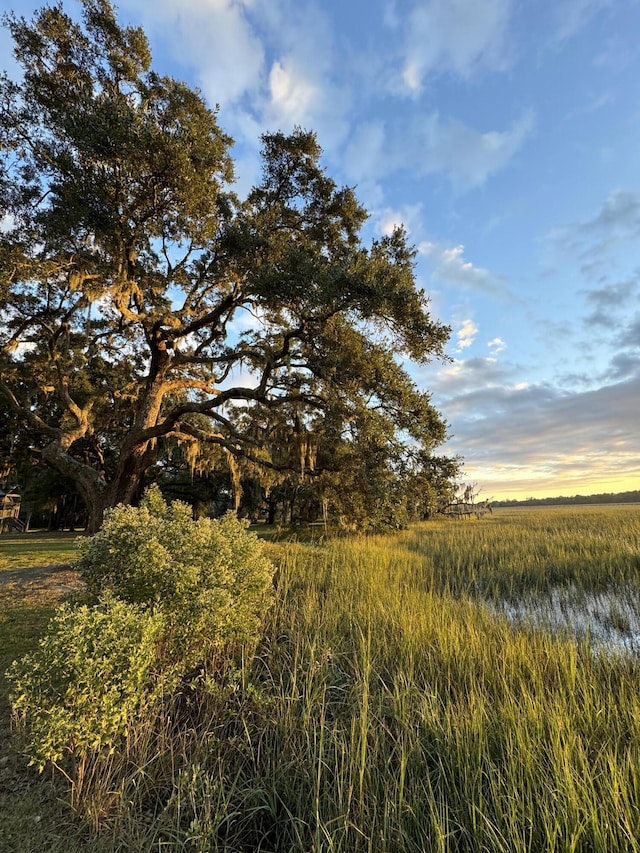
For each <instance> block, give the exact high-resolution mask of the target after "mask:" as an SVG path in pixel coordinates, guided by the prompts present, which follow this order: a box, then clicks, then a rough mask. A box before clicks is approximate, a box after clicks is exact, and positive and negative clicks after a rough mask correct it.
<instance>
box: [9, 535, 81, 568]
mask: <svg viewBox="0 0 640 853" xmlns="http://www.w3.org/2000/svg"><path fill="white" fill-rule="evenodd" d="M77 538H78V534H77V533H40V532H38V531H35V532H32V533H15V534H13V533H5V534H3V535H2V536H0V572H3V571H14V570H16V569H26V568H32V567H37V566H46V565H50V564H51V563H71V562H73V560H75V559H76V558H77V554H76V549H75V545H74V543H75V541H76V539H77Z"/></svg>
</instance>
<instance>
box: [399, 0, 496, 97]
mask: <svg viewBox="0 0 640 853" xmlns="http://www.w3.org/2000/svg"><path fill="white" fill-rule="evenodd" d="M511 9H512V3H511V0H483V2H481V3H480V2H477V0H419V2H416V3H415V5H414V6H413V9H412V10H411V12H410V14H409V15H408V17H407V18H406V19H405V33H404V39H405V41H404V50H403V59H402V68H401V81H402V86H403V88H404V89H405V91H407V92H409V93H416V92H419V91H420V90H421V89H422V87H423V85H424V82H425V79H426V78H427V77H428V76H429V75H431V74H434V73H442V72H443V71H445V72H451V73H453V74H456V75H458V76H460V77H464V78H468V77H470V76H471V75H472V74H473V73H475V72H477V71H478V70H480V69H483V68H490V69H502V68H505V67H506V65H507V63H508V60H509V56H510V50H509V42H508V39H507V30H508V25H509V20H510V16H511ZM387 17H388V20H391V21H393V20H397V16H395V15H394V14H391V13H390V10H389V7H388V10H387Z"/></svg>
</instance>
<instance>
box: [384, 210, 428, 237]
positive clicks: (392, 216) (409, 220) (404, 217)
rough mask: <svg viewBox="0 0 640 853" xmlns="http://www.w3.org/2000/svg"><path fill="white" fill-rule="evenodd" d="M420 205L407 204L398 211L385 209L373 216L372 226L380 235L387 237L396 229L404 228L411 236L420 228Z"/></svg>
mask: <svg viewBox="0 0 640 853" xmlns="http://www.w3.org/2000/svg"><path fill="white" fill-rule="evenodd" d="M421 217H422V204H407V205H405V206H404V207H402V208H400V209H399V210H394V209H393V208H390V207H385V208H384V209H383V210H380V211H377V212H376V213H375V214H374V216H373V221H374V226H375V228H376V231H378V233H380V234H385V235H389V234H392V233H393V232H394V230H395V229H396V228H404V230H405V231H406V232H407V234H411V233H412V232H413V231H415V230H416V229H419V228H420V227H421V224H422V223H421Z"/></svg>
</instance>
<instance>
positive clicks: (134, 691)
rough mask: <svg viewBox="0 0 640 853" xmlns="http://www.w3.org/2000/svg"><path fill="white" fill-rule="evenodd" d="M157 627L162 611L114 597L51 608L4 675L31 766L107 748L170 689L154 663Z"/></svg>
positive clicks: (160, 627) (159, 632)
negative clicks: (32, 642)
mask: <svg viewBox="0 0 640 853" xmlns="http://www.w3.org/2000/svg"><path fill="white" fill-rule="evenodd" d="M163 628H164V623H163V616H162V614H161V613H159V612H156V613H153V612H151V611H149V610H144V609H143V608H142V607H140V606H137V605H132V604H127V603H126V602H123V601H118V600H117V599H115V598H109V597H105V598H104V599H103V600H102V601H101V602H100V603H99V604H98V605H96V606H94V607H87V606H82V607H72V606H71V605H68V604H67V605H63V606H62V607H60V608H58V610H57V612H56V615H55V616H54V617H53V619H52V620H51V622H50V624H49V627H48V630H47V633H46V634H45V636H44V637H43V638H42V639H41V640H40V643H39V646H38V649H37V650H36V651H35V652H34V653H33V654H32V655H27V656H26V657H24V658H22V660H21V661H14V662H13V664H12V665H11V668H10V669H9V671H8V672H7V676H8V678H9V680H10V681H12V682H13V691H12V697H11V698H12V702H13V710H14V715H15V717H16V719H17V720H18V722H19V724H20V728H21V729H22V733H23V734H24V736H25V743H26V748H27V751H28V753H29V755H30V757H31V764H36V765H37V766H38V767H39V768H40V769H42V768H43V767H44V765H45V763H46V762H47V761H52V762H54V763H57V762H60V761H61V760H62V759H64V758H65V757H69V756H73V757H76V758H77V757H80V756H81V755H83V754H85V753H87V752H88V751H94V752H100V751H102V750H104V749H110V748H113V746H114V745H115V743H116V742H117V741H118V740H119V739H120V738H122V737H123V736H124V735H125V734H126V731H127V728H128V727H129V726H130V725H131V724H132V723H133V722H134V721H135V720H136V719H138V718H139V717H140V715H141V714H142V713H143V712H144V711H145V710H146V709H148V708H149V706H150V704H153V703H154V702H155V701H156V700H157V699H158V698H159V697H160V696H161V695H162V693H163V691H164V690H165V689H170V688H171V687H172V686H173V685H172V684H171V674H170V673H168V672H164V673H162V672H160V671H159V670H158V666H157V656H156V648H157V645H158V642H159V641H160V639H161V637H162V632H163ZM174 683H175V679H174Z"/></svg>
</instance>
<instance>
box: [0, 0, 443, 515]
mask: <svg viewBox="0 0 640 853" xmlns="http://www.w3.org/2000/svg"><path fill="white" fill-rule="evenodd" d="M82 10H83V14H82V23H76V22H75V21H73V20H72V19H71V18H70V17H69V16H68V15H67V14H65V13H64V11H63V10H62V8H61V7H60V6H54V7H47V8H44V9H42V10H41V11H40V12H38V13H37V14H36V16H35V18H34V19H33V21H32V22H27V21H25V20H24V19H21V18H17V17H15V16H8V17H6V18H5V23H6V25H7V26H8V28H9V30H10V32H11V35H12V36H13V39H14V43H15V55H16V58H17V60H18V62H19V63H20V65H21V66H22V68H23V69H24V76H23V78H22V79H21V80H20V81H18V82H14V81H12V80H11V79H9V78H8V77H7V76H3V77H2V78H1V79H0V158H1V159H0V208H1V209H2V210H3V211H4V212H5V213H4V218H3V222H2V229H1V233H0V375H1V380H0V393H1V394H2V395H4V399H5V401H6V402H7V403H8V405H9V406H10V408H11V410H12V412H13V416H14V417H15V418H17V419H18V420H19V421H20V423H21V424H22V425H23V426H24V427H25V428H27V429H28V430H29V431H30V433H31V434H32V435H33V436H34V446H35V445H37V447H38V451H39V455H40V458H41V459H42V460H43V461H45V462H46V463H47V464H48V465H49V466H51V467H52V468H53V469H55V470H56V471H57V472H59V473H60V474H61V475H63V476H64V477H67V478H69V479H70V480H71V481H73V483H75V486H76V488H77V489H78V491H79V493H80V494H81V495H82V497H83V499H84V501H85V503H86V505H87V507H88V510H89V514H90V526H91V528H92V529H96V528H97V527H98V526H99V525H100V523H101V520H102V516H103V511H104V509H105V508H106V507H108V506H113V505H115V504H117V503H120V502H124V503H129V502H131V501H133V500H135V499H136V497H137V496H138V494H139V492H140V489H141V487H142V484H143V480H144V478H145V474H146V472H147V471H148V470H149V468H150V467H151V466H152V465H154V464H155V463H156V461H157V460H158V458H159V455H160V454H161V453H162V452H163V447H164V446H165V444H166V442H168V441H174V442H176V441H177V442H182V443H189V442H190V443H192V445H193V446H194V448H195V451H194V452H196V453H197V452H200V451H201V450H202V448H203V447H205V446H212V445H213V446H217V447H218V448H220V449H221V450H222V451H224V453H225V454H227V455H228V456H229V457H230V458H234V459H238V460H245V461H246V462H248V463H249V462H250V463H251V464H255V465H257V466H260V467H261V468H262V469H263V470H264V469H265V468H269V467H271V469H272V470H276V468H277V466H278V464H280V462H281V461H282V460H278V459H277V458H276V459H274V458H270V453H269V450H268V445H266V444H263V443H262V441H261V440H260V439H259V438H258V437H256V430H255V424H256V422H259V421H260V419H265V418H266V419H268V416H270V414H271V413H273V412H275V411H277V410H278V409H279V408H283V407H288V408H289V409H291V408H295V409H296V411H297V417H298V422H299V423H302V424H307V423H309V422H311V421H313V419H314V418H315V417H316V416H317V414H318V413H320V414H321V415H325V414H326V415H327V416H329V415H330V414H331V413H332V412H334V413H336V414H335V418H334V420H335V419H337V420H338V421H341V423H342V425H343V427H344V430H345V431H346V433H348V432H349V430H351V429H353V424H356V423H358V424H359V426H358V428H357V429H358V432H359V434H360V437H361V438H362V437H363V436H364V434H365V432H366V433H376V432H378V431H380V430H382V432H384V433H385V436H384V439H382V438H380V437H378V438H375V440H373V443H374V444H375V445H376V446H381V443H382V444H385V442H386V445H387V446H388V447H389V446H391V445H393V443H394V440H399V439H400V438H402V437H403V436H406V437H407V442H408V443H410V442H411V441H416V442H418V443H419V444H420V446H421V447H422V448H424V449H425V450H427V449H430V448H431V447H433V446H435V445H436V444H438V443H439V442H440V441H442V439H443V437H444V432H445V429H444V424H443V421H442V419H441V418H440V416H439V415H438V413H437V412H436V411H435V410H434V409H433V407H432V406H431V404H430V402H429V398H428V396H426V395H424V394H421V393H420V392H418V391H417V389H416V388H415V387H414V386H413V384H412V382H411V381H410V379H409V377H408V376H407V374H406V373H405V372H404V371H403V370H402V369H401V368H400V367H398V365H397V364H396V362H395V360H394V355H395V353H400V354H402V355H403V356H404V357H409V358H411V359H414V360H415V361H417V362H426V361H428V360H430V359H431V358H433V357H436V358H437V357H441V356H442V354H443V346H444V344H445V342H446V340H447V338H448V334H449V329H448V328H447V327H445V326H443V325H441V324H440V323H438V322H437V321H435V320H433V319H432V318H431V317H430V315H429V313H428V310H427V309H428V300H427V298H426V297H425V295H424V294H423V293H422V292H420V291H418V290H417V289H416V287H415V283H414V277H413V259H414V252H413V250H412V249H411V248H410V247H408V246H407V243H406V239H405V234H404V233H403V232H402V231H401V230H396V231H394V233H393V234H391V235H389V236H385V237H383V238H382V239H380V240H377V241H374V242H373V243H372V245H371V246H370V247H369V248H366V247H365V246H363V244H362V243H361V241H360V238H359V236H358V235H359V230H360V227H361V225H362V223H363V221H364V219H365V217H366V213H365V211H364V210H363V208H362V207H361V206H360V205H359V204H358V203H357V201H356V199H355V196H354V194H353V192H352V191H351V189H348V188H339V187H337V186H336V184H335V183H334V182H333V181H332V180H331V179H330V178H329V177H328V176H327V175H326V174H325V172H324V171H323V170H322V168H321V166H320V164H319V161H320V155H321V150H320V148H319V146H318V144H317V142H316V139H315V137H314V135H313V134H312V133H307V132H303V131H302V130H297V131H295V132H294V133H293V134H292V135H290V136H286V135H284V134H282V133H274V134H269V135H266V136H265V137H264V138H263V145H264V147H263V177H262V180H261V182H260V184H259V185H258V186H257V187H256V188H255V189H253V190H252V192H251V193H250V194H249V196H248V198H247V199H246V200H245V201H243V202H241V201H240V200H239V199H237V198H236V197H235V196H234V194H233V193H232V192H231V189H230V182H231V180H232V178H233V166H232V161H231V158H230V154H229V148H230V145H231V140H230V138H229V137H228V136H227V135H226V134H225V133H223V132H222V131H221V129H220V128H219V126H218V122H217V116H216V113H215V112H214V111H212V110H210V109H209V108H208V107H207V106H206V104H205V103H204V101H203V99H202V97H201V96H200V94H199V93H198V92H196V91H193V90H192V89H190V88H188V87H187V86H185V85H184V84H182V83H179V82H177V81H175V80H173V79H171V78H168V77H163V76H160V75H159V74H157V73H156V72H154V71H152V70H151V69H150V54H149V48H148V44H147V40H146V38H145V36H144V33H143V32H142V31H141V30H140V29H137V28H131V27H122V26H120V25H119V24H118V22H117V20H116V18H115V14H114V11H113V8H112V6H111V4H110V3H109V2H108V0H82ZM240 316H242V317H244V318H252V320H253V327H252V328H251V329H250V330H249V331H245V332H243V333H241V334H238V333H236V332H235V331H234V326H233V321H234V320H235V319H237V318H238V317H240ZM247 371H248V372H249V373H250V374H251V376H252V377H253V381H252V382H249V383H247V382H246V381H240V376H241V373H242V372H244V373H245V374H246V372H247ZM248 386H249V387H248ZM238 407H240V408H241V409H242V410H243V412H245V413H246V412H250V416H247V415H246V414H245V415H244V416H243V413H242V412H240V411H239V410H238ZM365 422H366V428H365V426H364V424H365ZM291 435H292V436H293V435H294V434H293V433H292V434H291ZM394 437H395V439H394ZM359 440H360V439H359ZM362 440H364V439H363V438H362ZM365 444H366V442H365ZM365 444H362V443H361V446H360V450H359V451H358V453H356V456H357V457H358V458H359V459H363V458H365V457H364V456H363V455H362V453H363V452H365V451H366V447H365ZM353 446H354V447H355V445H353ZM361 451H362V452H361ZM340 452H341V453H342V452H344V453H346V455H347V456H349V453H348V451H347V450H346V449H345V448H341V449H340Z"/></svg>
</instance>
